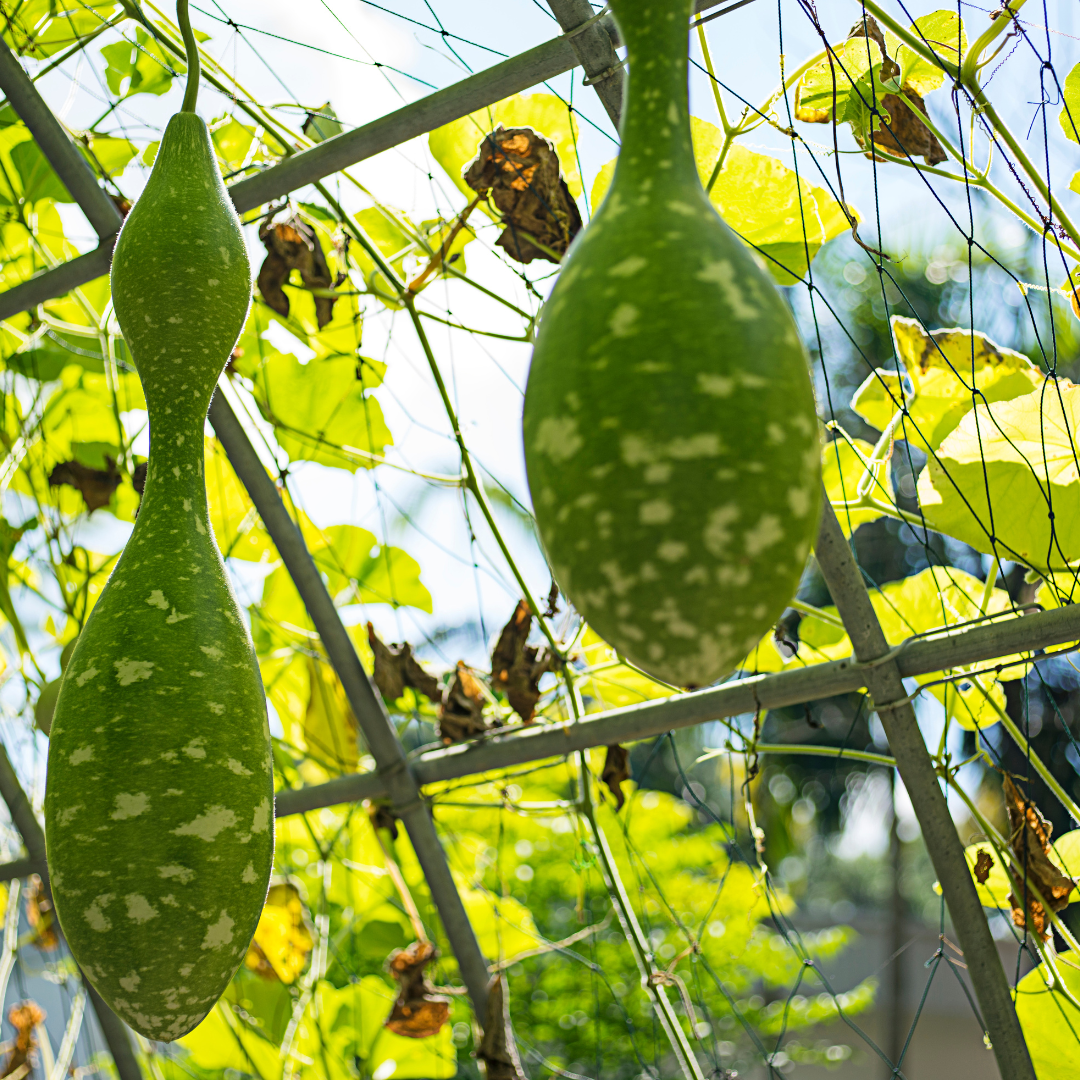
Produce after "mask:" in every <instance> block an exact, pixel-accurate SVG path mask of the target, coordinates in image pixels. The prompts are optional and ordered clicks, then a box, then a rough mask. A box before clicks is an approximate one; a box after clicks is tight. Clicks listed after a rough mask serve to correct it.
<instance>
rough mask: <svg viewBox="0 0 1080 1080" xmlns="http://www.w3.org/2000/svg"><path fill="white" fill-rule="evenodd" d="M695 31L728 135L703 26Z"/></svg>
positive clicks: (729, 127)
mask: <svg viewBox="0 0 1080 1080" xmlns="http://www.w3.org/2000/svg"><path fill="white" fill-rule="evenodd" d="M697 33H698V44H699V45H700V46H701V55H702V57H703V58H704V60H705V70H706V71H708V73H709V83H710V85H711V86H712V95H713V101H715V102H716V111H717V112H718V113H719V114H720V123H721V124H722V125H723V128H724V134H725V135H728V134H730V132H731V125H730V124H729V123H728V118H727V112H726V110H725V109H724V102H723V99H722V98H721V97H720V84H719V83H718V82H717V81H716V72H715V71H713V64H712V56H711V55H710V53H709V41H708V38H706V37H705V27H704V26H699V27H698V28H697ZM710 186H711V185H710Z"/></svg>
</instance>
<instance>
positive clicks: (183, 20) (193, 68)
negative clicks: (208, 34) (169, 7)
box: [176, 0, 201, 113]
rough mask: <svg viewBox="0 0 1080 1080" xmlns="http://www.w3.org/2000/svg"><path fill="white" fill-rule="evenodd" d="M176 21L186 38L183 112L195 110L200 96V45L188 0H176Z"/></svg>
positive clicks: (181, 108) (181, 107)
mask: <svg viewBox="0 0 1080 1080" xmlns="http://www.w3.org/2000/svg"><path fill="white" fill-rule="evenodd" d="M176 21H177V23H178V24H179V26H180V33H181V35H182V36H183V38H184V50H185V51H186V53H187V64H188V73H187V86H186V87H185V88H184V103H183V104H182V105H181V106H180V111H181V112H190V113H193V112H194V111H195V101H196V99H197V98H198V96H199V71H200V70H201V68H200V65H199V46H198V43H197V42H196V41H195V35H194V34H193V33H192V32H191V19H190V18H189V17H188V0H176Z"/></svg>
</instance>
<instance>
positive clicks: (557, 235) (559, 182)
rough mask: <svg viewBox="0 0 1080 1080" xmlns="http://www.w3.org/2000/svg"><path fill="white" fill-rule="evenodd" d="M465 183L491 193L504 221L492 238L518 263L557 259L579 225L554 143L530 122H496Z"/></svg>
mask: <svg viewBox="0 0 1080 1080" xmlns="http://www.w3.org/2000/svg"><path fill="white" fill-rule="evenodd" d="M465 183H466V184H468V185H469V187H471V188H472V189H473V191H476V192H479V193H481V194H490V197H491V201H492V202H493V203H494V204H495V208H496V209H497V210H498V211H499V212H500V214H502V221H503V224H504V225H505V226H506V229H505V230H504V231H503V233H502V235H501V236H500V237H499V239H498V240H496V241H495V242H496V244H497V245H498V246H499V247H501V248H502V249H503V250H504V251H505V252H506V253H507V255H509V256H510V258H512V259H515V260H517V261H518V262H520V263H530V262H532V261H533V259H547V260H548V261H549V262H553V263H558V262H559V261H560V259H561V257H562V255H563V254H564V253H565V252H566V249H567V248H568V247H569V246H570V241H571V240H573V239H574V237H575V236H576V235H577V233H578V231H579V230H580V229H581V215H580V214H579V213H578V208H577V203H575V202H574V199H573V196H572V195H571V194H570V189H569V188H568V187H567V186H566V181H565V180H563V178H562V176H561V174H560V170H559V156H558V154H556V152H555V147H554V146H553V145H552V144H551V143H550V142H549V141H548V140H547V139H545V138H544V137H543V136H542V135H539V134H537V133H536V132H535V131H533V129H532V128H527V127H524V128H504V127H502V125H500V126H499V127H497V128H496V129H495V130H494V131H493V132H492V133H491V134H490V135H486V136H485V137H484V140H483V141H482V142H481V144H480V147H479V150H478V152H477V156H476V159H475V160H474V161H473V162H472V164H471V165H469V167H468V168H467V169H466V170H465ZM534 240H536V241H539V243H540V244H542V245H543V247H538V246H537V244H535V243H533V241H534ZM544 248H546V249H548V250H544Z"/></svg>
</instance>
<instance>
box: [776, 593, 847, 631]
mask: <svg viewBox="0 0 1080 1080" xmlns="http://www.w3.org/2000/svg"><path fill="white" fill-rule="evenodd" d="M788 607H789V608H794V609H795V610H796V611H799V612H802V614H803V615H805V616H806V617H807V618H810V619H818V620H819V621H820V622H823V623H828V624H829V625H830V626H838V627H839V628H840V629H841V630H843V629H845V627H844V620H843V619H841V618H840V617H839V616H838V615H830V614H829V613H828V612H826V611H822V610H821V608H816V607H814V606H813V604H804V603H803V602H802V601H801V600H789V601H788Z"/></svg>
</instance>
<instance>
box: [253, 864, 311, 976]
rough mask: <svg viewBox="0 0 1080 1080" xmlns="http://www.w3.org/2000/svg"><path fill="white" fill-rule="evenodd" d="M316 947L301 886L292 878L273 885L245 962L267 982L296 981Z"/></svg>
mask: <svg viewBox="0 0 1080 1080" xmlns="http://www.w3.org/2000/svg"><path fill="white" fill-rule="evenodd" d="M314 947H315V938H314V936H313V934H312V930H311V925H310V923H309V921H308V915H307V910H306V909H305V907H304V903H303V901H302V900H301V898H300V890H299V889H298V888H297V887H296V886H295V885H293V884H292V883H291V882H282V883H280V884H277V885H271V886H270V891H269V892H268V893H267V895H266V903H265V904H264V905H263V910H262V914H261V915H260V916H259V924H258V926H257V927H256V928H255V936H254V938H253V939H252V941H251V944H250V945H249V946H248V951H247V955H246V956H245V957H244V966H245V967H246V968H247V969H248V970H249V971H254V972H255V974H256V975H258V976H259V977H260V978H263V979H265V980H266V981H267V982H283V983H286V984H289V983H293V982H295V981H296V978H297V976H298V975H299V974H300V972H301V971H303V970H304V966H305V965H306V964H307V958H308V957H309V956H310V955H311V950H312V949H313V948H314Z"/></svg>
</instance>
